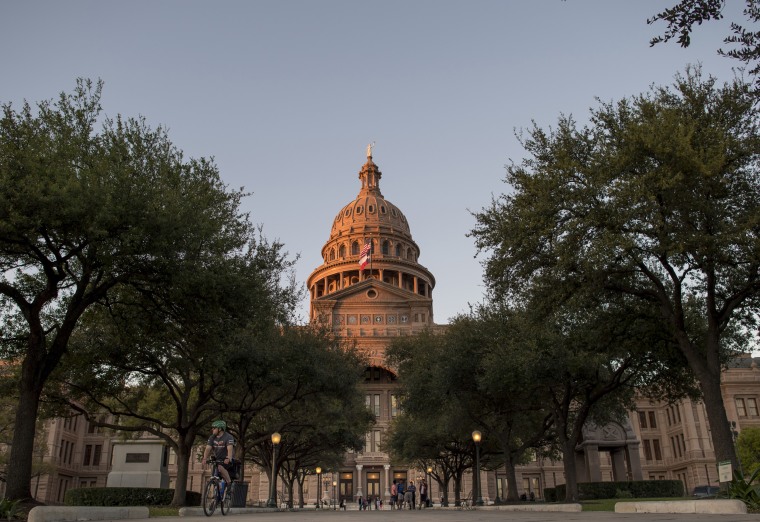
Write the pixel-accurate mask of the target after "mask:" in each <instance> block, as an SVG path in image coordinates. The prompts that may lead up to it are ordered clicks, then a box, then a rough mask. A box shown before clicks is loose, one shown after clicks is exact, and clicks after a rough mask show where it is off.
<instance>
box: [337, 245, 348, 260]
mask: <svg viewBox="0 0 760 522" xmlns="http://www.w3.org/2000/svg"><path fill="white" fill-rule="evenodd" d="M338 257H340V258H341V259H345V258H346V245H340V248H339V249H338Z"/></svg>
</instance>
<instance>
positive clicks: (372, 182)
mask: <svg viewBox="0 0 760 522" xmlns="http://www.w3.org/2000/svg"><path fill="white" fill-rule="evenodd" d="M374 148H375V142H374V141H373V142H372V143H370V144H369V145H367V163H365V164H364V165H363V166H362V169H361V170H360V171H359V179H360V180H362V188H361V191H359V194H366V193H372V194H376V195H379V196H381V197H382V194H381V193H380V177H381V176H382V173H381V172H380V169H378V168H377V165H375V162H374V161H372V149H374Z"/></svg>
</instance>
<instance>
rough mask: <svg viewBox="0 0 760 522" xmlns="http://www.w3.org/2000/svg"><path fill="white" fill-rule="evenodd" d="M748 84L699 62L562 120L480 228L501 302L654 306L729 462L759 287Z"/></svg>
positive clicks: (539, 133)
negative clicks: (735, 357) (733, 409)
mask: <svg viewBox="0 0 760 522" xmlns="http://www.w3.org/2000/svg"><path fill="white" fill-rule="evenodd" d="M750 91H751V89H750V86H749V85H747V84H746V83H744V82H743V81H741V80H738V79H737V80H735V81H733V82H731V83H728V84H725V85H722V86H721V85H718V84H717V82H716V80H715V79H714V78H704V77H703V76H702V74H701V71H700V70H699V69H698V68H689V69H688V70H687V72H686V74H685V75H680V74H679V75H677V76H676V81H675V83H674V84H673V86H672V87H652V89H651V91H650V92H649V93H646V94H643V95H639V96H636V97H633V98H631V99H623V100H621V101H619V102H609V103H601V104H600V107H599V108H597V109H592V111H591V118H590V124H589V125H587V126H584V127H582V128H578V125H577V124H576V122H575V121H574V120H573V118H571V117H568V116H561V117H560V118H559V121H558V123H557V126H556V128H553V129H549V130H544V129H541V128H539V127H538V126H537V125H534V126H533V127H532V128H531V129H530V130H529V131H528V132H527V137H524V139H523V140H522V143H523V146H524V147H525V149H526V151H527V152H528V154H529V157H528V158H526V159H525V160H523V161H522V162H521V163H520V164H512V165H510V166H509V167H508V169H507V178H506V182H507V183H508V184H509V185H510V188H511V192H509V193H507V194H504V195H502V196H500V197H498V198H495V199H494V200H493V201H492V203H491V205H490V207H488V208H486V209H484V210H483V211H481V212H478V213H476V219H477V226H476V228H475V229H474V230H473V231H472V235H473V236H474V237H475V240H476V244H477V246H478V248H479V249H480V251H481V252H487V254H488V257H487V259H486V260H485V261H484V266H485V279H486V282H487V284H488V287H489V289H490V290H491V291H492V292H493V294H494V296H495V298H496V299H499V300H501V299H503V300H506V301H508V302H514V303H524V302H525V300H526V299H527V298H528V297H529V296H530V295H532V294H535V293H536V292H539V291H540V292H543V293H544V295H546V296H547V297H549V299H548V300H545V301H546V302H551V298H552V296H554V297H555V298H556V297H557V296H559V295H561V293H562V292H568V291H570V292H574V291H576V290H574V289H586V290H588V289H593V288H597V289H600V290H602V291H605V292H609V293H610V295H613V294H624V295H627V296H630V297H633V298H636V299H638V300H641V301H642V302H643V303H646V304H648V305H649V306H650V307H652V309H653V310H656V311H657V312H658V314H659V315H660V317H661V319H662V320H663V321H664V323H665V324H666V325H667V327H668V328H669V329H670V332H671V335H672V339H673V340H674V342H676V343H677V345H678V347H679V350H680V351H681V353H682V355H683V357H684V358H685V359H686V361H687V362H688V364H689V367H690V368H691V370H692V371H693V372H694V375H695V377H696V379H697V381H698V382H699V385H700V389H701V392H702V395H703V400H704V402H705V406H706V409H707V413H708V417H709V419H710V425H711V427H712V430H711V434H712V438H713V443H714V447H715V451H716V457H717V458H718V459H719V460H731V461H732V462H733V463H734V466H735V467H736V464H737V462H736V456H735V452H734V449H733V444H732V440H731V434H730V430H729V429H728V423H727V420H726V412H725V408H724V405H723V401H722V397H721V392H720V374H721V370H722V368H723V363H724V362H725V360H726V358H727V357H729V356H730V355H731V354H733V353H736V351H737V350H741V349H745V346H744V345H743V344H742V338H741V331H742V327H743V326H746V325H749V324H753V321H754V319H755V317H756V314H755V313H756V311H757V304H758V301H757V299H758V295H760V271H759V267H760V235H759V234H758V232H760V228H759V226H758V223H759V222H760V182H759V178H758V158H760V155H758V153H759V152H760V140H759V138H760V136H758V127H757V119H756V115H755V113H754V111H753V103H754V100H753V97H752V95H751V92H750Z"/></svg>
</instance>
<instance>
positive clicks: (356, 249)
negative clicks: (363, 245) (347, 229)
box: [351, 241, 359, 256]
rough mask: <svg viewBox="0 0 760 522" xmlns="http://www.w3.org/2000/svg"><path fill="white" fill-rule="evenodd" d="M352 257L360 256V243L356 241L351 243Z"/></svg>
mask: <svg viewBox="0 0 760 522" xmlns="http://www.w3.org/2000/svg"><path fill="white" fill-rule="evenodd" d="M351 255H352V256H358V255H359V242H358V241H354V242H353V243H351Z"/></svg>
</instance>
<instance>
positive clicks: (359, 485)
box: [356, 464, 364, 497]
mask: <svg viewBox="0 0 760 522" xmlns="http://www.w3.org/2000/svg"><path fill="white" fill-rule="evenodd" d="M363 467H364V466H363V465H362V464H357V465H356V480H357V484H356V496H357V497H363V496H364V492H363V491H362V484H363V483H364V480H363V479H362V468H363Z"/></svg>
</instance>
